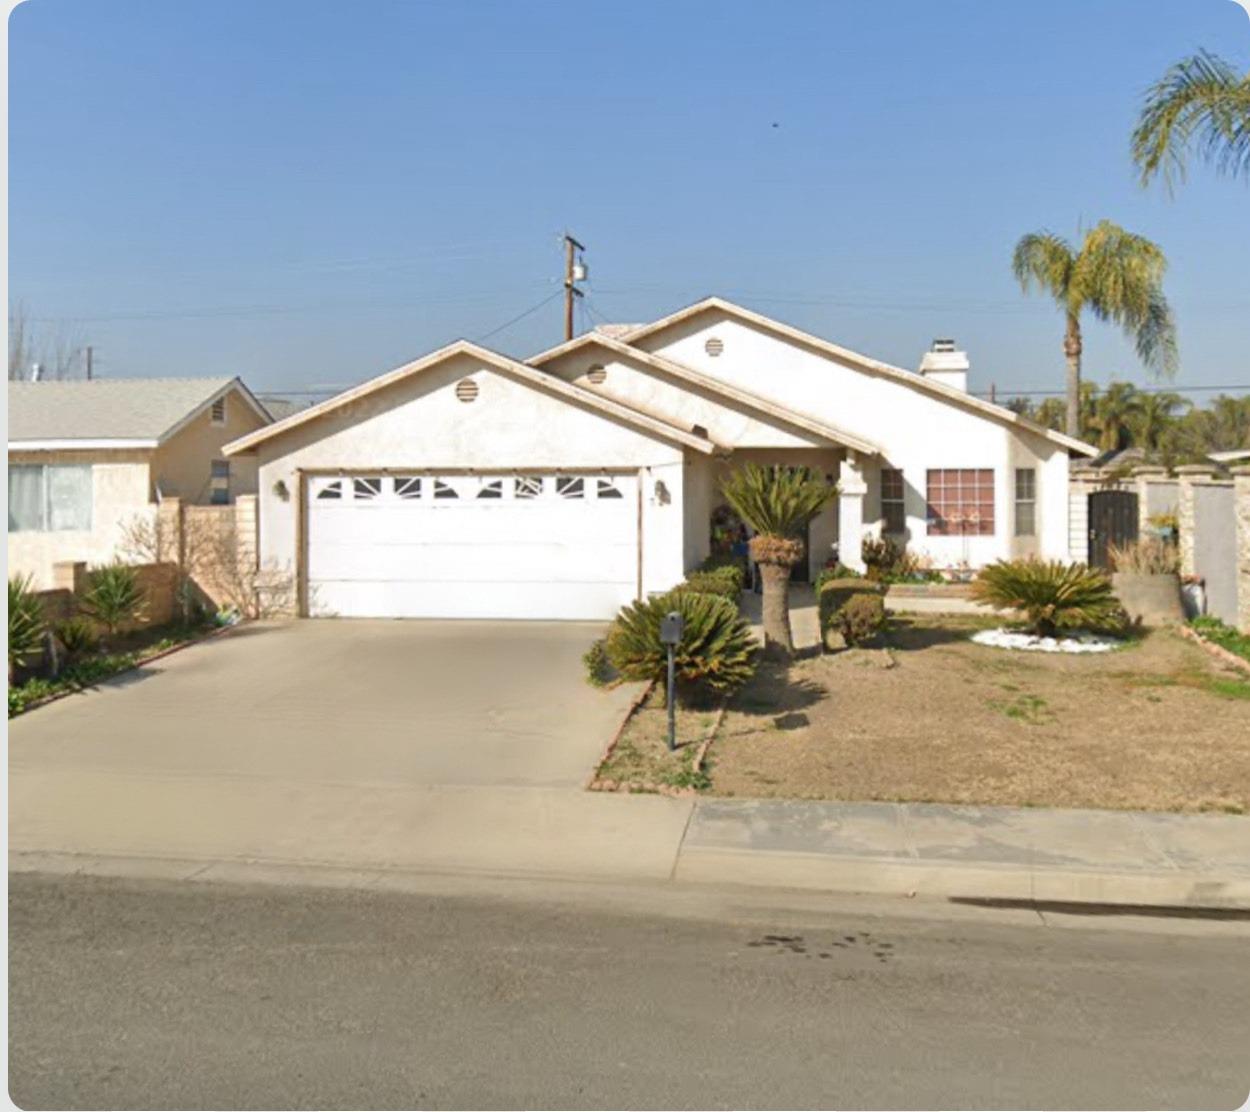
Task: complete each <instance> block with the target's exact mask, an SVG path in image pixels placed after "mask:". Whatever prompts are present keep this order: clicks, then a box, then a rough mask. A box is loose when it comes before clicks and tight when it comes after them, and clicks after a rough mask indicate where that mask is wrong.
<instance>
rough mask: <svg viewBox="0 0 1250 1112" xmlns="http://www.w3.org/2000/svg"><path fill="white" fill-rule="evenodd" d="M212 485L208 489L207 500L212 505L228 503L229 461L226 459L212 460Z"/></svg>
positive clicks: (226, 504)
mask: <svg viewBox="0 0 1250 1112" xmlns="http://www.w3.org/2000/svg"><path fill="white" fill-rule="evenodd" d="M212 466H213V473H212V486H211V487H210V489H209V501H210V502H211V503H212V504H213V505H214V506H228V505H229V504H230V461H229V460H228V459H215V460H213V465H212Z"/></svg>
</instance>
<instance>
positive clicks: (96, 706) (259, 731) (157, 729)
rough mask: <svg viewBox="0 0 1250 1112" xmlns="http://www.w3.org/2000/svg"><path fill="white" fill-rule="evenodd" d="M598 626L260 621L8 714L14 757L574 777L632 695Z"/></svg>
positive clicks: (349, 776)
mask: <svg viewBox="0 0 1250 1112" xmlns="http://www.w3.org/2000/svg"><path fill="white" fill-rule="evenodd" d="M599 632H600V630H599V628H598V627H597V626H594V625H586V624H582V623H557V622H525V623H519V622H392V621H305V622H294V623H289V624H285V625H272V626H264V625H258V626H249V627H243V628H241V629H239V630H235V631H233V632H231V633H230V634H228V635H226V636H225V637H222V638H219V639H216V640H213V641H209V642H207V643H205V644H202V645H199V646H196V647H194V648H191V649H188V650H186V651H184V652H180V653H176V654H174V655H172V656H170V657H167V658H165V659H164V660H161V661H158V662H156V663H154V664H152V665H151V666H149V667H148V668H145V669H142V670H140V671H138V672H134V673H131V674H130V675H129V676H127V677H124V678H122V679H121V680H120V681H116V682H114V683H111V684H107V685H105V686H103V687H101V688H100V689H98V690H96V691H93V692H89V693H86V694H83V695H76V696H71V697H70V698H68V699H63V700H61V701H60V702H57V703H54V704H50V705H49V706H46V707H42V708H40V709H38V710H35V711H33V712H31V713H29V714H27V715H25V716H23V717H20V718H18V719H16V720H15V721H13V722H11V723H10V729H9V738H10V768H11V769H13V770H19V769H24V768H25V769H40V770H53V769H68V768H79V769H87V768H89V769H94V770H100V771H106V770H107V771H115V772H124V773H141V774H145V775H153V774H155V775H161V774H167V775H175V776H186V775H190V776H200V775H204V776H210V777H211V776H227V777H266V778H268V777H273V778H275V779H280V780H282V781H283V782H286V783H300V782H315V783H353V784H372V785H393V786H399V785H508V786H538V787H577V786H579V785H581V784H582V783H583V782H584V781H585V779H586V777H587V776H588V775H589V773H590V771H591V769H592V768H593V767H594V764H595V762H596V760H597V759H598V757H599V755H600V753H601V752H602V750H603V747H604V745H605V744H606V743H607V741H608V739H609V738H610V736H611V734H612V732H613V730H614V729H615V727H616V725H617V723H618V722H619V721H620V717H621V715H622V713H623V711H624V708H625V706H626V704H627V703H628V700H629V697H630V694H631V692H630V691H628V690H618V691H615V692H609V693H604V692H599V691H595V690H594V689H593V688H591V687H590V686H589V685H588V684H586V683H585V682H584V681H583V671H582V665H581V655H582V653H583V652H585V650H586V648H587V647H588V646H589V644H590V643H591V641H592V640H593V639H594V638H595V637H596V636H598V634H599Z"/></svg>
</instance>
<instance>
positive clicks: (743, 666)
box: [605, 591, 756, 691]
mask: <svg viewBox="0 0 1250 1112" xmlns="http://www.w3.org/2000/svg"><path fill="white" fill-rule="evenodd" d="M671 610H676V611H678V612H679V613H680V614H681V616H682V617H683V618H684V619H685V629H684V632H683V633H682V639H681V643H680V644H679V645H677V646H676V651H675V652H674V664H675V668H676V674H677V680H678V682H679V683H680V684H681V685H682V687H683V688H684V689H686V690H687V691H692V690H698V689H702V688H711V689H713V690H716V691H732V690H733V689H735V688H737V687H740V686H741V685H742V684H744V683H745V682H746V681H747V680H748V679H750V677H751V673H752V672H753V671H754V667H755V664H754V658H755V651H756V645H755V641H754V639H753V638H752V636H751V629H750V626H749V625H747V623H746V621H745V620H743V618H742V617H741V616H740V615H739V614H738V609H737V607H736V606H734V605H733V604H732V603H730V602H728V601H726V600H725V599H723V598H719V597H717V596H716V595H705V594H698V593H696V592H694V591H675V592H671V593H670V594H667V595H660V596H658V597H656V598H649V599H644V600H643V601H642V602H636V603H633V604H631V605H629V606H626V607H624V608H623V609H622V610H621V612H620V613H619V614H618V615H617V616H616V619H615V620H614V621H613V623H612V627H611V628H610V629H609V630H608V636H607V641H606V646H605V647H606V651H607V658H608V661H609V662H610V663H611V665H612V667H614V668H615V669H616V670H617V672H618V673H620V675H621V676H622V677H623V678H624V679H627V680H663V679H664V678H665V676H666V675H667V671H668V653H667V649H666V647H665V646H664V645H663V644H661V643H660V621H661V619H662V618H663V617H664V615H665V614H667V613H669V611H671Z"/></svg>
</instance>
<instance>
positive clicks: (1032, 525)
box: [1016, 467, 1037, 537]
mask: <svg viewBox="0 0 1250 1112" xmlns="http://www.w3.org/2000/svg"><path fill="white" fill-rule="evenodd" d="M1036 535H1037V472H1036V471H1035V470H1034V469H1033V468H1032V467H1017V468H1016V536H1017V537H1033V536H1036Z"/></svg>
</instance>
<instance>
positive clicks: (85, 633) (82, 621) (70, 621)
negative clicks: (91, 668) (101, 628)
mask: <svg viewBox="0 0 1250 1112" xmlns="http://www.w3.org/2000/svg"><path fill="white" fill-rule="evenodd" d="M52 632H53V633H55V634H56V639H57V640H58V641H60V642H61V647H62V648H63V649H64V650H65V656H66V658H67V660H69V661H74V660H78V659H79V658H81V657H83V656H86V655H87V654H88V653H90V652H93V651H94V650H95V649H96V648H97V647H98V646H99V644H100V635H99V634H98V633H97V632H96V630H95V626H93V625H92V624H91V623H90V622H89V621H87V619H86V618H66V619H65V621H63V622H57V624H56V625H55V626H53V627H52Z"/></svg>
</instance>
